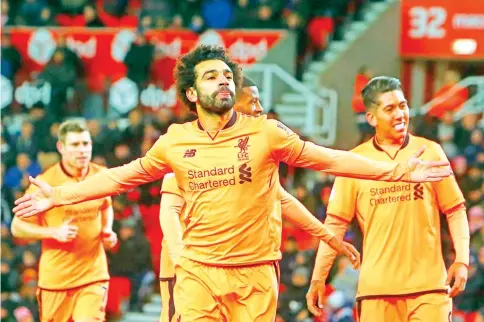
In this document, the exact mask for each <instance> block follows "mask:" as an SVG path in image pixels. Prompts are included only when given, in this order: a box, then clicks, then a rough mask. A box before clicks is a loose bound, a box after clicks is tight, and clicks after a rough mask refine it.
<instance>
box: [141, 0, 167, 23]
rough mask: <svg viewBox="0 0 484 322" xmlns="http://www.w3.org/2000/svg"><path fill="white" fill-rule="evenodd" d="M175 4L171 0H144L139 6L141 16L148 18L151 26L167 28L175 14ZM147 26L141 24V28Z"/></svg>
mask: <svg viewBox="0 0 484 322" xmlns="http://www.w3.org/2000/svg"><path fill="white" fill-rule="evenodd" d="M175 9H176V8H175V4H174V1H171V0H144V1H143V3H142V7H141V16H142V17H143V18H142V19H141V20H143V19H144V17H148V18H149V22H150V25H151V27H156V28H167V27H168V26H169V25H170V24H171V22H172V20H173V16H174V15H175V13H176V11H175ZM147 27H148V26H145V25H143V28H147Z"/></svg>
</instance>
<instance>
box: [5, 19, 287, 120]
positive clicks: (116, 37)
mask: <svg viewBox="0 0 484 322" xmlns="http://www.w3.org/2000/svg"><path fill="white" fill-rule="evenodd" d="M9 31H10V34H11V39H12V44H13V46H14V47H16V48H17V49H18V51H19V52H20V54H21V56H22V59H23V64H22V71H23V72H25V74H27V75H32V72H40V71H41V70H42V69H43V67H44V66H45V65H46V64H47V63H48V62H49V61H50V59H51V57H52V55H53V53H54V51H55V49H56V47H57V39H58V37H59V36H61V35H62V36H63V37H64V38H65V40H66V46H67V47H69V48H70V49H71V50H73V51H74V52H75V53H77V55H78V56H79V57H80V58H81V60H82V62H83V65H84V66H83V67H84V72H85V75H86V77H87V81H88V85H89V87H90V88H91V90H93V91H95V88H99V87H98V85H96V84H103V83H104V82H105V81H106V80H108V81H109V83H110V84H111V85H110V87H109V102H110V104H111V105H112V106H113V107H114V108H116V109H117V110H118V111H120V112H123V113H124V112H127V111H129V110H130V109H132V108H134V107H135V106H137V105H138V104H141V106H145V107H148V108H151V109H153V110H157V109H159V108H162V107H175V106H176V105H177V102H176V91H175V88H174V86H173V84H174V80H173V68H174V67H175V63H176V59H177V58H178V57H180V56H181V55H182V54H184V53H186V52H188V51H189V50H190V49H192V48H193V47H195V46H196V45H198V44H201V43H203V44H214V45H222V46H224V47H225V48H226V49H227V51H228V53H229V55H230V56H231V57H232V59H234V60H235V61H237V62H238V63H240V64H243V65H247V64H252V63H254V62H256V61H259V60H261V59H262V58H263V57H264V56H265V55H266V54H267V53H268V52H269V50H270V49H271V47H273V46H274V45H275V44H276V43H277V42H278V41H279V40H280V39H281V38H282V37H283V36H284V34H285V32H284V31H274V30H270V31H265V30H221V31H215V30H210V31H207V32H205V33H203V34H201V35H198V34H195V33H193V32H191V31H188V30H151V31H148V32H147V33H146V37H147V39H148V41H150V42H151V43H152V44H153V45H154V47H155V52H156V58H155V60H154V61H153V64H152V67H153V70H152V73H151V75H152V77H153V79H152V82H151V84H149V85H148V86H147V87H146V88H137V86H136V84H135V83H134V82H133V81H131V80H129V79H128V78H126V77H125V76H126V66H125V65H124V63H123V61H124V58H125V56H126V53H127V52H128V50H129V48H130V46H131V43H132V42H133V41H134V39H135V33H134V31H133V30H130V29H113V28H107V29H86V28H50V29H46V28H38V29H31V28H12V29H10V30H9ZM25 78H27V80H28V79H29V78H31V77H25ZM1 83H2V89H5V91H3V92H8V93H9V95H3V96H5V99H2V108H4V107H5V106H8V105H9V104H10V103H11V102H12V101H13V100H15V101H16V102H18V103H20V104H23V105H26V106H27V107H30V106H32V105H33V104H34V103H35V102H37V101H42V102H44V103H46V104H47V102H49V101H50V87H49V86H50V84H44V85H38V84H37V85H36V84H33V83H30V82H28V81H27V82H22V85H21V86H18V87H17V88H14V87H13V84H11V82H10V81H9V80H7V79H4V78H3V77H2V82H1ZM18 85H20V84H18ZM128 98H129V99H128Z"/></svg>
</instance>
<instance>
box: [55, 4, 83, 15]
mask: <svg viewBox="0 0 484 322" xmlns="http://www.w3.org/2000/svg"><path fill="white" fill-rule="evenodd" d="M88 2H89V1H88V0H60V7H61V11H62V12H63V13H67V14H71V15H77V14H80V13H82V10H83V9H84V6H85V5H86V4H87V3H88Z"/></svg>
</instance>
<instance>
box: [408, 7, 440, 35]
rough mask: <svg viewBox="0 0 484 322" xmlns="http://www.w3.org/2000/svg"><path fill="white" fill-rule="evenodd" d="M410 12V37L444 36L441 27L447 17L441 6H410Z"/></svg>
mask: <svg viewBox="0 0 484 322" xmlns="http://www.w3.org/2000/svg"><path fill="white" fill-rule="evenodd" d="M409 14H410V29H409V30H408V34H409V36H410V38H430V39H438V38H444V37H445V29H444V28H443V27H442V26H443V25H444V23H445V20H446V19H447V11H446V10H445V8H443V7H430V8H425V7H412V8H411V9H410V11H409Z"/></svg>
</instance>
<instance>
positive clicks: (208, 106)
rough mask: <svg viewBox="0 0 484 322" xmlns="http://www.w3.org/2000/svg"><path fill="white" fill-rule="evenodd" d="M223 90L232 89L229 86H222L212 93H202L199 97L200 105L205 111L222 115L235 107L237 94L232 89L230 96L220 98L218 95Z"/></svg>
mask: <svg viewBox="0 0 484 322" xmlns="http://www.w3.org/2000/svg"><path fill="white" fill-rule="evenodd" d="M221 91H230V90H229V89H228V88H221V89H219V90H218V91H216V92H215V93H213V94H211V95H201V96H200V98H199V103H200V107H201V108H203V109H204V110H205V111H207V112H209V113H212V114H217V115H222V114H225V113H227V112H228V111H230V110H231V109H232V108H233V107H234V103H235V94H234V93H232V91H230V97H224V98H218V97H217V95H218V94H219V93H220V92H221Z"/></svg>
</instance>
